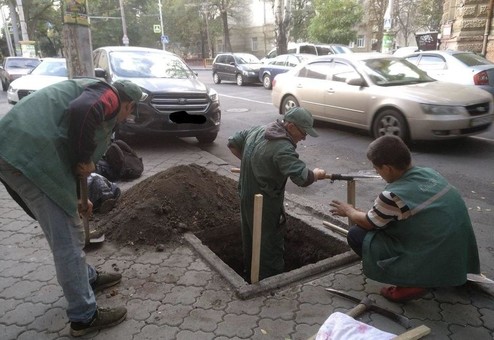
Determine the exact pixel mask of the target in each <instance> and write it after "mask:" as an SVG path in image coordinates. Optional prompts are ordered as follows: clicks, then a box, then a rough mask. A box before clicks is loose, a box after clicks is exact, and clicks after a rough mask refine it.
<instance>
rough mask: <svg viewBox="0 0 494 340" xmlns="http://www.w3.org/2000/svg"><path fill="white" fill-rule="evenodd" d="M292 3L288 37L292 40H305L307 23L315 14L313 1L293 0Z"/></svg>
mask: <svg viewBox="0 0 494 340" xmlns="http://www.w3.org/2000/svg"><path fill="white" fill-rule="evenodd" d="M292 4H293V10H292V13H291V14H292V21H291V25H292V29H291V30H290V37H291V38H292V40H294V41H307V40H309V31H308V28H309V24H310V21H311V19H312V18H313V17H314V16H315V9H314V5H313V2H312V1H310V0H293V1H292Z"/></svg>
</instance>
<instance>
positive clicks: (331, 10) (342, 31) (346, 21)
mask: <svg viewBox="0 0 494 340" xmlns="http://www.w3.org/2000/svg"><path fill="white" fill-rule="evenodd" d="M315 10H316V16H315V17H314V18H313V19H312V21H311V23H310V26H309V37H310V38H311V40H313V41H315V42H320V43H340V44H348V43H350V42H351V41H354V40H355V39H356V38H357V31H356V23H358V22H360V21H361V20H362V15H363V10H362V7H361V6H360V4H358V3H357V2H356V1H355V0H316V1H315Z"/></svg>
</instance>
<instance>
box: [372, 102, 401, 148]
mask: <svg viewBox="0 0 494 340" xmlns="http://www.w3.org/2000/svg"><path fill="white" fill-rule="evenodd" d="M386 135H393V136H397V137H400V138H401V139H402V140H403V141H404V142H408V139H409V136H410V133H409V131H408V124H407V121H406V119H405V117H403V115H402V114H401V113H400V112H399V111H396V110H391V109H388V110H384V111H381V112H379V113H378V114H377V116H376V117H375V119H374V122H373V124H372V136H373V137H374V138H379V137H381V136H386Z"/></svg>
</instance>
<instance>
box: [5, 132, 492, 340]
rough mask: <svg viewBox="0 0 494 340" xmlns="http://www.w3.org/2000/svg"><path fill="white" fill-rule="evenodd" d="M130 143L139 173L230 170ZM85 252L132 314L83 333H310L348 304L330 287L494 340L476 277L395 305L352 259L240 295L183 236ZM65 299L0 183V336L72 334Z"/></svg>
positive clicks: (195, 152)
mask: <svg viewBox="0 0 494 340" xmlns="http://www.w3.org/2000/svg"><path fill="white" fill-rule="evenodd" d="M136 151H137V152H138V154H139V155H141V156H142V157H143V159H144V161H145V173H144V175H143V177H141V178H140V179H139V180H143V179H145V178H146V177H148V176H150V175H152V174H154V173H157V172H160V171H163V170H165V169H167V168H169V167H172V166H176V165H179V164H189V163H196V164H199V165H202V166H204V167H207V168H208V169H210V170H212V171H217V172H219V173H220V174H222V175H226V176H233V175H231V174H229V171H228V170H229V165H228V164H225V162H223V161H222V160H220V159H218V158H216V157H214V156H212V155H210V154H209V153H207V152H204V151H201V150H200V149H198V148H196V147H194V146H191V145H188V144H186V143H183V142H181V141H178V142H177V141H175V142H173V143H161V144H158V145H144V146H143V145H141V146H139V145H138V146H137V147H136ZM136 182H137V181H134V182H131V183H120V187H121V188H122V189H124V190H125V189H126V188H128V187H130V186H131V185H133V184H135V183H136ZM290 199H295V200H296V199H297V198H296V197H292V196H290ZM302 201H303V200H301V202H302ZM136 228H137V226H136ZM88 261H89V262H90V263H92V264H94V265H96V266H97V267H99V268H101V269H103V270H108V271H112V270H118V271H119V272H121V273H122V275H123V280H122V283H121V284H119V285H118V286H116V287H115V289H108V290H107V291H103V292H101V293H99V294H98V295H97V300H98V303H99V305H100V306H116V305H125V306H126V307H127V308H128V316H127V320H126V321H125V322H123V323H122V324H120V325H118V326H116V327H114V328H110V329H107V330H102V331H99V332H95V333H93V334H89V335H88V336H85V337H84V338H85V339H119V340H125V339H129V340H130V339H136V340H137V339H139V340H140V339H218V340H220V339H306V338H308V337H309V336H311V335H313V334H314V333H316V332H317V330H318V328H319V326H320V325H321V324H322V323H323V322H324V320H325V319H326V318H327V317H328V316H329V315H330V314H331V313H333V312H335V311H341V312H345V311H347V310H348V309H350V308H352V307H353V306H354V304H353V303H351V302H349V301H346V300H344V299H343V298H340V297H337V296H333V295H331V294H329V293H327V292H326V291H325V290H324V288H326V287H331V288H334V289H339V290H344V291H346V292H348V293H349V294H352V295H354V296H358V297H364V296H366V295H369V296H370V297H371V298H372V299H374V300H375V301H376V303H377V304H379V305H380V306H382V307H385V308H388V309H390V310H392V311H395V312H397V313H400V314H403V315H405V316H407V317H408V318H410V319H411V321H412V325H413V326H418V325H421V324H424V325H426V326H428V327H430V328H431V329H432V333H431V334H430V335H428V336H427V337H426V338H425V339H458V340H461V339H494V299H493V297H492V295H491V294H488V293H486V290H485V289H479V288H478V287H477V286H475V285H467V286H465V287H461V288H451V289H441V290H435V291H432V292H431V293H429V294H428V295H427V296H425V298H423V299H420V300H418V301H413V302H410V303H407V304H393V303H390V302H388V301H386V300H385V299H383V298H382V297H381V296H380V295H379V289H380V287H381V286H382V285H381V284H379V283H377V282H374V281H372V280H368V279H366V278H365V277H364V276H363V275H362V272H361V266H360V264H355V265H352V266H349V267H347V268H345V269H340V270H337V271H335V272H332V273H327V274H325V275H322V276H320V277H318V278H315V279H311V280H310V281H307V282H300V283H296V284H292V285H291V286H289V287H288V288H285V289H281V290H278V291H275V292H273V293H266V294H263V295H261V296H258V297H254V298H250V299H248V300H240V299H239V298H238V297H237V296H236V294H235V291H234V290H233V289H232V287H231V286H229V284H228V283H227V281H225V279H224V278H223V277H222V276H220V275H219V274H218V273H217V272H216V271H215V270H214V269H212V268H211V267H209V266H208V265H207V264H206V262H205V261H204V259H202V258H201V257H200V256H199V255H197V254H196V253H195V252H194V251H193V250H192V249H191V248H190V247H189V246H188V244H186V243H183V244H178V245H176V246H173V247H170V246H168V247H167V248H166V249H165V250H164V251H163V252H156V251H155V249H154V248H153V247H139V249H133V248H130V247H124V248H117V247H116V245H113V244H111V243H109V242H105V243H104V244H103V246H102V247H101V248H98V249H95V250H91V251H89V252H88ZM490 292H491V293H492V290H490ZM65 307H66V301H65V299H64V298H63V295H62V290H61V288H60V287H59V286H58V284H57V282H56V277H55V269H54V266H53V262H52V257H51V253H50V251H49V249H48V245H47V243H46V240H45V239H44V236H43V235H42V232H41V229H40V228H39V226H38V225H37V223H36V222H35V221H32V220H31V219H30V218H29V217H28V216H27V215H26V214H24V212H23V211H22V210H21V209H20V208H19V207H18V206H17V205H16V203H15V202H13V200H11V199H10V197H9V196H8V194H7V193H6V191H5V189H4V188H3V186H2V187H1V188H0V339H2V340H3V339H21V340H24V339H36V340H38V339H69V338H70V336H69V335H68V334H69V326H68V320H67V317H66V315H65ZM360 320H361V321H363V322H366V323H368V324H370V325H372V326H374V327H377V328H379V329H381V330H383V331H387V332H392V333H400V332H403V331H404V329H403V328H402V327H401V326H399V325H398V324H396V323H394V322H393V321H390V320H389V319H387V318H385V317H383V316H381V315H379V314H376V313H372V312H370V313H369V312H368V313H365V314H364V315H363V316H362V317H361V318H360Z"/></svg>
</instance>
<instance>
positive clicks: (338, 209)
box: [329, 200, 355, 217]
mask: <svg viewBox="0 0 494 340" xmlns="http://www.w3.org/2000/svg"><path fill="white" fill-rule="evenodd" d="M329 205H330V206H331V207H332V208H331V209H329V211H330V212H331V213H332V214H333V215H336V216H342V217H348V215H349V214H350V213H351V211H353V210H355V208H354V207H353V206H352V205H350V204H348V203H343V202H341V201H338V200H333V201H331V203H329Z"/></svg>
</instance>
